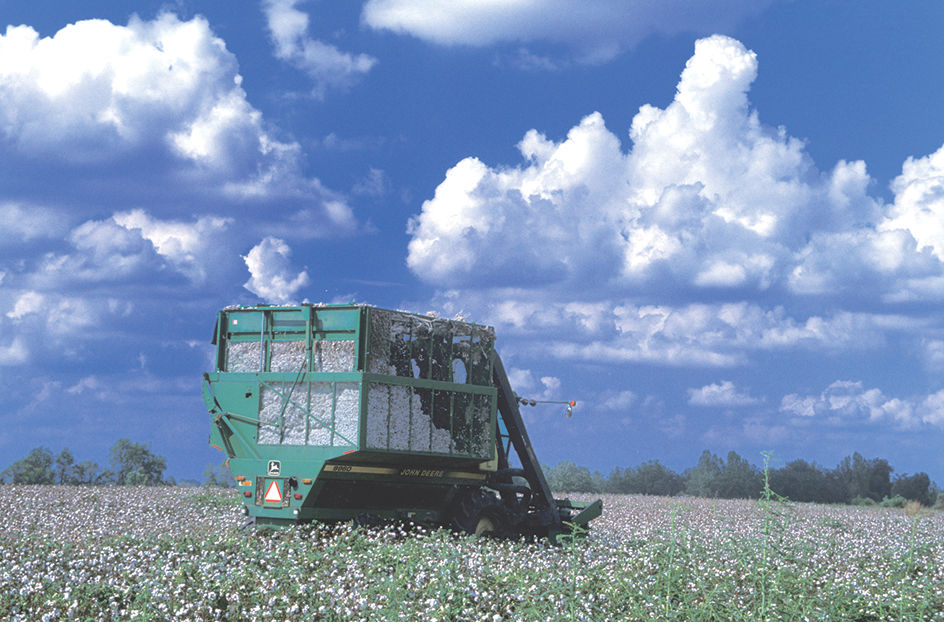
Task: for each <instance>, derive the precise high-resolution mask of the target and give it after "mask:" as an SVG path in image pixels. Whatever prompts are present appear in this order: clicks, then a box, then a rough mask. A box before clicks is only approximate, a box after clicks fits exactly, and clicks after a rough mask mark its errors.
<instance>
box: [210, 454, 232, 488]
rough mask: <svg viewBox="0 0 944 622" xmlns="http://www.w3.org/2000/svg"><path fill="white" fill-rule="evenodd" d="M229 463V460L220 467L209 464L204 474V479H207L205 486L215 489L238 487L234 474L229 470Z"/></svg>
mask: <svg viewBox="0 0 944 622" xmlns="http://www.w3.org/2000/svg"><path fill="white" fill-rule="evenodd" d="M228 462H229V461H228V460H227V461H226V462H224V463H223V464H221V465H220V466H218V467H215V466H213V465H212V464H208V465H207V468H206V470H205V471H204V472H203V477H204V478H206V479H205V480H204V482H203V485H204V486H210V487H213V488H233V487H235V486H236V482H235V480H233V474H232V472H231V471H230V470H229V464H227V463H228Z"/></svg>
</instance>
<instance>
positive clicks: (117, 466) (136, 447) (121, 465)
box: [0, 438, 177, 486]
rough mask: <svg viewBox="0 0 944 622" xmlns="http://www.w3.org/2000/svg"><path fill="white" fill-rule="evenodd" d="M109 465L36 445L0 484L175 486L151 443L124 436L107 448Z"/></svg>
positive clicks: (66, 451) (3, 476) (67, 451)
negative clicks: (105, 465)
mask: <svg viewBox="0 0 944 622" xmlns="http://www.w3.org/2000/svg"><path fill="white" fill-rule="evenodd" d="M109 462H110V466H111V468H110V469H106V468H102V467H100V466H99V465H98V463H96V462H92V461H85V462H78V463H77V462H76V461H75V458H74V457H73V456H72V452H71V451H69V450H68V449H63V450H62V451H61V452H60V453H59V454H58V455H56V456H53V455H52V452H51V451H49V450H48V449H46V448H45V447H37V448H36V449H34V450H32V451H31V452H29V455H27V456H26V457H25V458H23V459H21V460H17V461H16V462H14V463H13V464H12V465H10V466H9V467H8V468H7V469H6V470H5V471H3V473H0V484H6V483H9V484H33V485H35V484H63V485H71V486H104V485H109V484H113V485H118V486H161V485H168V486H175V485H176V484H177V482H176V481H174V478H173V477H170V478H168V479H166V480H165V479H164V471H165V470H166V469H167V460H166V459H165V458H164V457H163V456H156V455H154V453H152V452H151V444H150V443H148V444H147V445H144V444H141V443H132V442H131V441H130V440H128V439H126V438H123V439H120V440H119V441H118V442H117V443H115V444H114V445H113V446H112V448H111V450H110V451H109Z"/></svg>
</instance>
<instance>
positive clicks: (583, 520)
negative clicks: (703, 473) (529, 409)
mask: <svg viewBox="0 0 944 622" xmlns="http://www.w3.org/2000/svg"><path fill="white" fill-rule="evenodd" d="M213 342H214V344H215V345H216V346H217V363H216V368H217V371H215V372H214V373H207V374H204V383H203V396H204V401H205V402H206V405H207V408H208V409H209V411H210V414H211V415H212V419H213V426H212V429H211V434H210V443H211V444H212V445H213V446H214V447H216V448H218V449H220V450H222V451H223V452H224V453H226V455H227V456H228V463H229V467H230V470H231V471H232V473H233V475H234V476H235V478H236V483H237V487H238V490H239V491H240V492H241V496H242V498H243V501H244V502H245V511H246V514H247V516H248V517H249V519H248V520H249V522H254V523H255V524H256V525H271V526H274V527H280V526H287V525H291V524H296V523H305V522H310V521H313V520H317V521H350V520H355V521H365V520H368V521H373V520H378V519H400V520H407V521H413V522H418V523H423V524H435V525H443V526H448V527H451V528H453V529H458V530H461V531H465V532H467V533H473V534H481V533H483V532H491V533H493V534H495V535H499V536H502V535H510V534H523V535H536V536H548V537H551V538H554V537H556V536H557V535H558V534H561V533H564V532H567V531H568V530H569V529H572V527H573V526H574V525H586V524H587V523H588V522H589V521H590V520H592V519H594V518H596V517H597V516H599V515H600V514H601V512H602V502H601V501H599V500H598V501H595V502H593V503H579V502H572V501H569V500H566V499H554V498H553V496H552V494H551V490H550V488H549V487H548V484H547V481H546V480H545V478H544V474H543V472H542V471H541V466H540V464H539V463H538V460H537V457H536V456H535V453H534V450H533V449H532V446H531V443H530V441H529V439H528V434H527V432H526V431H525V427H524V423H523V421H522V417H521V413H520V411H519V408H518V406H519V400H518V397H517V396H516V395H515V394H514V392H513V391H512V388H511V386H510V385H509V382H508V377H507V375H506V373H505V370H504V367H503V365H502V362H501V359H500V358H499V356H498V354H497V353H496V352H495V350H494V342H495V333H494V329H492V328H491V327H488V326H480V325H476V324H472V323H468V322H464V321H458V320H446V319H439V318H433V317H428V316H421V315H414V314H411V313H405V312H401V311H389V310H384V309H378V308H375V307H371V306H367V305H355V304H349V305H301V306H261V305H260V306H253V307H229V308H227V309H224V310H223V311H221V312H220V313H219V317H218V320H217V326H216V331H215V335H214V340H213ZM512 451H513V452H514V453H512Z"/></svg>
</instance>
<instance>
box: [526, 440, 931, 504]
mask: <svg viewBox="0 0 944 622" xmlns="http://www.w3.org/2000/svg"><path fill="white" fill-rule="evenodd" d="M893 472H894V468H892V466H891V465H889V463H888V461H887V460H884V459H882V458H874V459H870V460H869V459H866V458H864V457H862V455H861V454H859V453H858V452H856V453H854V454H853V455H852V456H847V457H846V458H844V459H843V460H842V461H841V462H840V463H839V464H838V465H837V466H836V468H834V469H827V468H823V467H821V466H819V465H817V464H816V463H815V462H806V461H805V460H794V461H792V462H788V463H787V464H786V465H784V466H783V467H781V468H770V467H769V466H768V467H766V468H765V470H761V469H758V468H757V467H756V466H754V465H752V464H750V463H749V462H748V461H747V460H745V459H744V458H742V457H741V456H739V455H738V454H737V453H736V452H733V451H732V452H730V453H729V454H728V457H727V460H724V459H722V458H719V457H718V456H716V455H715V454H713V453H711V452H710V451H708V450H705V451H704V452H703V453H702V455H701V458H699V460H698V464H697V465H696V466H694V467H692V468H689V469H686V470H685V471H683V472H682V473H675V472H674V471H672V470H671V469H669V468H668V467H666V466H665V465H662V464H660V463H659V461H658V460H650V461H649V462H645V463H643V464H640V465H639V466H637V467H632V468H625V469H622V468H616V469H614V470H613V471H612V472H611V473H610V475H609V477H604V476H603V475H602V474H601V473H600V472H599V471H595V472H593V473H591V472H590V470H589V469H588V468H586V467H582V466H577V465H576V464H574V463H573V462H561V463H559V464H558V465H557V466H555V467H544V474H545V476H546V478H547V481H548V484H549V485H550V487H551V489H552V490H555V491H561V492H590V493H612V494H642V495H659V496H667V497H674V496H677V495H683V494H684V495H690V496H693V497H714V498H718V499H757V498H760V496H761V494H762V493H763V492H764V489H765V488H764V487H765V485H768V486H769V487H770V490H771V491H772V492H774V493H776V494H778V495H780V496H782V497H785V498H787V499H789V500H791V501H800V502H814V503H835V504H847V505H872V504H884V505H899V506H900V505H903V504H904V503H905V502H906V501H916V502H918V503H920V504H922V505H924V506H932V505H935V504H937V503H939V495H940V498H941V503H944V494H942V491H941V490H940V489H939V488H938V486H937V484H936V483H933V482H932V481H931V478H930V477H929V476H928V474H927V473H917V474H915V475H908V474H900V475H896V476H895V477H892V473H893ZM765 477H766V481H765Z"/></svg>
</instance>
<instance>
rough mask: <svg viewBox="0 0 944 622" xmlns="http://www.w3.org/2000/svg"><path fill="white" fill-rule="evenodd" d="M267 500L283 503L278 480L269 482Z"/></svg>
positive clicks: (268, 501)
mask: <svg viewBox="0 0 944 622" xmlns="http://www.w3.org/2000/svg"><path fill="white" fill-rule="evenodd" d="M265 500H266V502H267V503H282V491H281V490H279V483H278V482H272V483H271V484H269V489H268V490H266V493H265Z"/></svg>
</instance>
